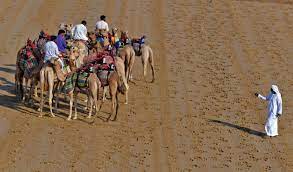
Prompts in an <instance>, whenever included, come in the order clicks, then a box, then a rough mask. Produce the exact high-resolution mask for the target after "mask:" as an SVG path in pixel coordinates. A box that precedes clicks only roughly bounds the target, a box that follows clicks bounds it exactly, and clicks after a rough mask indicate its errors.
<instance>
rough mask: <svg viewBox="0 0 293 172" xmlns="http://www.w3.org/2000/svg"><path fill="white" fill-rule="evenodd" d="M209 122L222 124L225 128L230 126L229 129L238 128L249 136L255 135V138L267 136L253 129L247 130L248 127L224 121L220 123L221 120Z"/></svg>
mask: <svg viewBox="0 0 293 172" xmlns="http://www.w3.org/2000/svg"><path fill="white" fill-rule="evenodd" d="M209 122H214V123H218V124H222V125H224V126H228V127H231V128H236V129H238V130H241V131H244V132H246V133H248V134H252V135H255V136H258V137H264V136H266V134H265V133H263V132H260V131H256V130H252V129H250V128H246V127H241V126H238V125H235V124H231V123H229V122H224V121H220V120H213V119H210V120H209Z"/></svg>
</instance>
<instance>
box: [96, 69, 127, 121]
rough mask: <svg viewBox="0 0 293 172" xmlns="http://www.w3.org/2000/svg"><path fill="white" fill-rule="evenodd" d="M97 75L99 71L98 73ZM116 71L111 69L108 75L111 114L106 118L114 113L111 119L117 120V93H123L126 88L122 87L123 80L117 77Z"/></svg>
mask: <svg viewBox="0 0 293 172" xmlns="http://www.w3.org/2000/svg"><path fill="white" fill-rule="evenodd" d="M98 76H99V73H98ZM119 78H120V77H119V76H118V73H117V71H113V72H112V73H111V74H110V75H109V77H108V85H109V92H110V96H111V99H112V108H111V111H112V112H111V115H109V117H108V118H107V121H109V120H110V118H111V116H113V115H115V117H114V119H113V121H115V120H117V114H118V109H119V102H118V94H119V93H122V94H124V93H125V90H126V88H125V87H124V84H123V81H122V80H121V79H119ZM102 105H103V102H102V103H101V104H100V107H99V111H100V109H101V108H102Z"/></svg>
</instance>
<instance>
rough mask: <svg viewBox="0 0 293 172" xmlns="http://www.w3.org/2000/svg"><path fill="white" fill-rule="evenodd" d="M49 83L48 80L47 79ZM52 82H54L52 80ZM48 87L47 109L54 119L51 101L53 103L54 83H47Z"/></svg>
mask: <svg viewBox="0 0 293 172" xmlns="http://www.w3.org/2000/svg"><path fill="white" fill-rule="evenodd" d="M48 79H49V81H50V78H48ZM52 81H54V80H52ZM48 86H49V91H48V92H49V93H48V94H49V107H50V113H51V116H52V117H55V115H54V113H53V107H52V101H53V87H54V82H49V84H48Z"/></svg>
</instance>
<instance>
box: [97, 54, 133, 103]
mask: <svg viewBox="0 0 293 172" xmlns="http://www.w3.org/2000/svg"><path fill="white" fill-rule="evenodd" d="M114 59H115V67H116V72H117V75H118V77H119V79H120V80H121V81H122V82H123V84H124V87H125V90H124V94H125V103H124V104H128V90H129V85H128V83H127V79H126V77H125V76H126V74H125V65H124V60H123V59H122V58H120V57H118V56H117V57H114ZM107 91H108V90H107V87H103V98H102V101H103V102H104V101H105V100H106V92H107Z"/></svg>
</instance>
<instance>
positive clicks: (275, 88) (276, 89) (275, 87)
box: [272, 85, 281, 94]
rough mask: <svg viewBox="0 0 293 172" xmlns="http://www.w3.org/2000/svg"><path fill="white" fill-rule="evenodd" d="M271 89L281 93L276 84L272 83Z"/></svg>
mask: <svg viewBox="0 0 293 172" xmlns="http://www.w3.org/2000/svg"><path fill="white" fill-rule="evenodd" d="M272 90H273V91H274V92H275V93H276V94H281V93H280V91H279V88H278V86H276V85H272Z"/></svg>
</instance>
